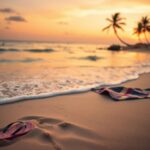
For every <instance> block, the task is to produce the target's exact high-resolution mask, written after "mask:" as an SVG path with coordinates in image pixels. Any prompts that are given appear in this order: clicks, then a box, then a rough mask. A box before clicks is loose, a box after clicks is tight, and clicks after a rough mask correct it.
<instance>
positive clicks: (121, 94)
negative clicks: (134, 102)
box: [92, 87, 150, 101]
mask: <svg viewBox="0 0 150 150" xmlns="http://www.w3.org/2000/svg"><path fill="white" fill-rule="evenodd" d="M92 91H95V92H96V93H98V94H104V95H108V96H110V97H111V98H112V99H114V100H116V101H121V100H130V99H142V98H150V89H140V88H126V87H104V88H101V87H98V88H93V89H92Z"/></svg>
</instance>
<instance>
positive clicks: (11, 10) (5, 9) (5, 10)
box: [0, 8, 16, 13]
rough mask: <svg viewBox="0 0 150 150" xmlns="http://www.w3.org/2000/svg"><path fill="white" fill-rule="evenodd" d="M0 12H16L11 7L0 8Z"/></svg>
mask: <svg viewBox="0 0 150 150" xmlns="http://www.w3.org/2000/svg"><path fill="white" fill-rule="evenodd" d="M0 12H1V13H16V11H15V10H13V9H11V8H0Z"/></svg>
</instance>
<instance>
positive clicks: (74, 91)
mask: <svg viewBox="0 0 150 150" xmlns="http://www.w3.org/2000/svg"><path fill="white" fill-rule="evenodd" d="M138 77H139V74H136V75H135V76H134V77H130V78H129V79H125V80H123V81H122V82H118V83H110V84H102V83H101V84H96V85H92V86H88V87H85V88H79V89H72V90H66V91H62V92H53V93H43V94H39V95H30V96H28V95H24V96H17V97H12V98H4V99H1V100H0V105H3V104H9V103H14V102H20V101H25V100H33V99H40V98H48V97H55V96H61V95H67V94H77V93H83V92H88V91H90V90H91V89H92V88H95V87H98V86H113V85H118V84H121V83H124V82H127V81H129V80H134V79H137V78H138Z"/></svg>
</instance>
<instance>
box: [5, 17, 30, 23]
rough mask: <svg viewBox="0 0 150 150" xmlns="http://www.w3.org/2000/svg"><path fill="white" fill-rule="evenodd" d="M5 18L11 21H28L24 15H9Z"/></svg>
mask: <svg viewBox="0 0 150 150" xmlns="http://www.w3.org/2000/svg"><path fill="white" fill-rule="evenodd" d="M5 20H6V21H9V22H27V20H26V19H25V18H24V17H22V16H9V17H7V18H5Z"/></svg>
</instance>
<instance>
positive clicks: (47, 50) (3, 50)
mask: <svg viewBox="0 0 150 150" xmlns="http://www.w3.org/2000/svg"><path fill="white" fill-rule="evenodd" d="M54 51H55V50H54V49H51V48H49V49H23V50H21V49H12V48H10V49H7V48H0V53H5V52H31V53H50V52H54Z"/></svg>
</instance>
